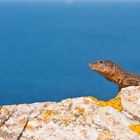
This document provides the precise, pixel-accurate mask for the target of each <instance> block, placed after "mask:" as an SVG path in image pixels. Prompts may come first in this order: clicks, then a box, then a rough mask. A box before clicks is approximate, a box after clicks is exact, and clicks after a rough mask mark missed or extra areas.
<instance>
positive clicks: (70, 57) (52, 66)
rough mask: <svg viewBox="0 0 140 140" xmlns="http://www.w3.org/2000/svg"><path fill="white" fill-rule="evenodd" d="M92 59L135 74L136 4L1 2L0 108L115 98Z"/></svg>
mask: <svg viewBox="0 0 140 140" xmlns="http://www.w3.org/2000/svg"><path fill="white" fill-rule="evenodd" d="M96 60H111V61H113V62H115V63H116V64H118V65H119V66H121V67H123V68H124V69H125V70H127V71H129V72H132V73H137V74H140V2H111V1H110V2H85V1H82V2H76V1H71V2H68V1H62V2H33V1H32V2H27V1H26V2H0V105H10V104H21V103H33V102H45V101H54V102H58V101H61V100H64V99H67V98H76V97H81V96H94V97H96V98H98V99H100V100H105V101H106V100H109V99H111V98H114V97H115V96H116V95H117V92H118V88H117V86H116V85H115V84H113V83H111V82H109V81H107V80H106V79H104V78H103V77H101V76H100V75H99V74H98V73H96V72H94V71H92V70H90V68H89V67H88V64H89V63H90V62H93V61H96Z"/></svg>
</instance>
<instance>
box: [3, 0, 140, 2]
mask: <svg viewBox="0 0 140 140" xmlns="http://www.w3.org/2000/svg"><path fill="white" fill-rule="evenodd" d="M0 1H22V2H23V1H26V2H27V1H35V2H36V1H37V2H39V1H46V2H48V1H49V2H50V1H52V2H53V1H56V2H59V1H64V2H65V1H66V2H79V1H83V2H86V1H99V2H101V1H103V2H105V1H107V2H108V1H110V2H117V1H119V2H128V1H138V2H140V0H0Z"/></svg>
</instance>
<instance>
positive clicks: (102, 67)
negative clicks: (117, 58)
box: [89, 60, 115, 76]
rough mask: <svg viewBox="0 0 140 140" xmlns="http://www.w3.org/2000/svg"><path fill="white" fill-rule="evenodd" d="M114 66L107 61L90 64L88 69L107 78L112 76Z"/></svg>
mask: <svg viewBox="0 0 140 140" xmlns="http://www.w3.org/2000/svg"><path fill="white" fill-rule="evenodd" d="M114 65H115V64H114V63H113V62H111V61H109V60H100V61H95V62H92V63H90V64H89V67H90V68H91V69H92V70H94V71H96V72H98V73H100V74H101V75H103V76H109V75H111V74H112V71H113V68H114Z"/></svg>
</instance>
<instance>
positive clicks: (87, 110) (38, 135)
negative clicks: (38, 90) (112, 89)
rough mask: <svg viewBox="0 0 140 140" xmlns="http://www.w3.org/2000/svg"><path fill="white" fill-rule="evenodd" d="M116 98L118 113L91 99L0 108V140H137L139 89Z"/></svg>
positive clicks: (139, 118)
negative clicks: (118, 106)
mask: <svg viewBox="0 0 140 140" xmlns="http://www.w3.org/2000/svg"><path fill="white" fill-rule="evenodd" d="M119 95H120V102H121V104H120V105H122V110H121V111H118V110H117V109H115V108H113V107H111V106H109V105H108V104H107V105H106V106H101V104H99V103H98V101H96V100H93V99H92V98H91V97H79V98H74V99H66V100H63V101H61V102H58V103H56V102H42V103H33V104H20V105H11V106H1V107H0V140H140V87H128V88H125V89H122V91H121V92H120V94H119ZM113 103H114V102H113ZM116 104H117V102H116Z"/></svg>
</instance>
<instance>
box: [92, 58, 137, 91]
mask: <svg viewBox="0 0 140 140" xmlns="http://www.w3.org/2000/svg"><path fill="white" fill-rule="evenodd" d="M89 67H90V68H91V69H92V70H94V71H96V72H98V73H99V74H100V75H102V76H103V77H104V78H106V79H107V80H109V81H111V82H114V83H115V84H117V85H118V88H119V91H120V90H121V89H122V88H124V87H128V86H139V85H140V75H136V74H131V73H128V72H126V71H125V70H123V69H122V68H120V67H119V66H117V65H116V64H114V63H113V62H111V61H108V60H101V61H96V62H92V63H90V64H89Z"/></svg>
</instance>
